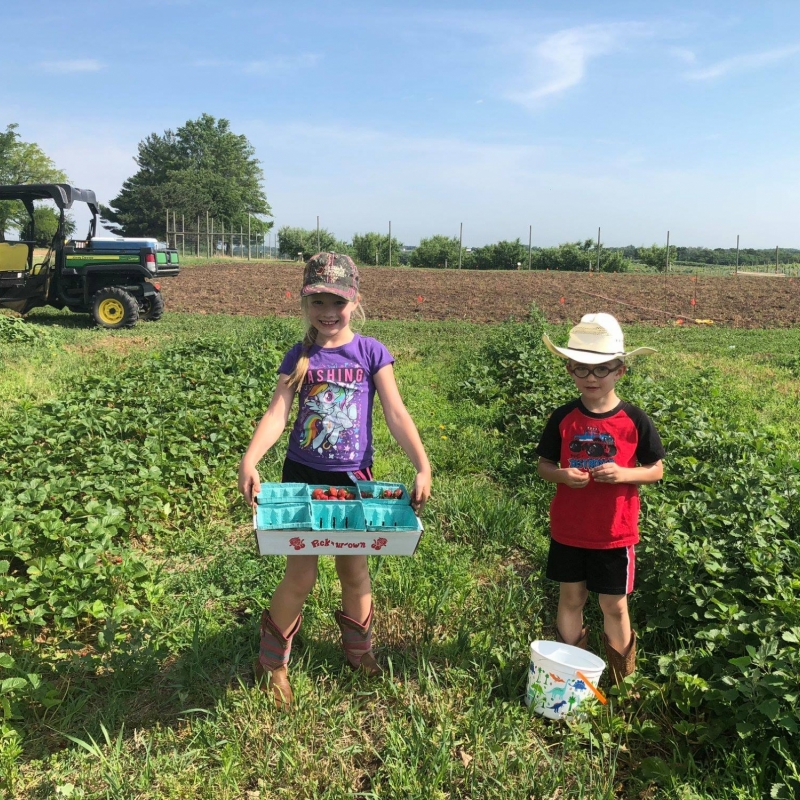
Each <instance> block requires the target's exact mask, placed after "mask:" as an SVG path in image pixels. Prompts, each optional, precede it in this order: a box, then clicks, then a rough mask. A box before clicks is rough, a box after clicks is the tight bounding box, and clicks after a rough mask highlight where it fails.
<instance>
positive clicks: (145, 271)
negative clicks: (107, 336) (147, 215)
mask: <svg viewBox="0 0 800 800" xmlns="http://www.w3.org/2000/svg"><path fill="white" fill-rule="evenodd" d="M35 200H51V201H53V202H54V203H55V205H56V207H57V209H58V228H57V230H56V233H55V236H53V238H52V240H51V241H50V243H49V247H48V248H47V252H46V253H45V254H44V255H41V254H39V255H37V254H36V250H35V244H36V230H35V215H34V205H33V204H34V201H35ZM0 201H18V202H19V203H21V204H22V206H24V208H25V210H26V211H27V214H28V217H29V222H28V223H27V225H24V226H23V228H22V230H21V231H20V236H19V241H14V242H9V241H0V308H10V309H13V310H14V311H17V312H19V313H20V314H25V313H27V312H28V311H30V310H31V309H32V308H36V307H38V306H53V307H55V308H68V309H70V311H76V312H82V313H89V314H91V315H92V317H93V318H94V321H95V322H96V323H97V324H98V325H100V326H102V327H103V328H131V327H133V326H134V325H135V324H136V323H137V322H138V321H139V320H140V319H144V320H153V321H154V320H157V319H160V317H161V315H162V314H163V313H164V298H163V297H162V296H161V284H160V283H158V280H157V279H158V278H161V277H165V276H172V275H177V274H178V270H179V266H178V252H177V251H176V250H171V249H169V248H168V247H167V246H166V245H163V244H161V243H159V242H158V241H157V240H156V239H151V238H143V239H127V238H113V237H110V238H102V237H98V236H96V235H95V234H96V232H97V199H96V198H95V194H94V192H92V191H90V190H88V189H77V188H75V187H74V186H69V185H67V184H66V183H31V184H21V185H18V186H0ZM76 202H82V203H86V205H87V206H88V207H89V211H90V212H91V214H92V219H91V222H90V224H89V232H88V234H87V235H86V238H85V239H67V238H66V237H65V234H64V228H65V226H64V220H65V214H66V211H67V210H68V209H70V208H72V206H73V204H74V203H76Z"/></svg>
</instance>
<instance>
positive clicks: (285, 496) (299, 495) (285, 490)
mask: <svg viewBox="0 0 800 800" xmlns="http://www.w3.org/2000/svg"><path fill="white" fill-rule="evenodd" d="M306 487H307V484H305V483H262V484H261V491H260V492H259V493H258V495H257V496H256V503H258V505H260V506H263V505H269V504H271V503H304V502H306V501H307V500H308V489H307V488H306Z"/></svg>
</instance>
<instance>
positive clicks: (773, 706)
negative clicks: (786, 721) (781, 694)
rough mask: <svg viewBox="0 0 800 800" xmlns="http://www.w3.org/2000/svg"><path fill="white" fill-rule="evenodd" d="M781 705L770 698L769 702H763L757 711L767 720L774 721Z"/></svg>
mask: <svg viewBox="0 0 800 800" xmlns="http://www.w3.org/2000/svg"><path fill="white" fill-rule="evenodd" d="M780 708H781V704H780V703H779V702H778V701H777V699H776V698H774V697H773V698H770V699H769V700H765V701H764V702H763V703H761V704H760V705H759V706H758V710H759V711H760V712H761V713H762V714H763V715H764V716H765V717H767V718H768V719H771V720H774V719H775V718H776V717H777V716H778V712H779V711H780Z"/></svg>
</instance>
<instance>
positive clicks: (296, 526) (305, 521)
mask: <svg viewBox="0 0 800 800" xmlns="http://www.w3.org/2000/svg"><path fill="white" fill-rule="evenodd" d="M256 528H257V530H260V531H310V530H312V528H313V525H312V519H311V503H308V502H305V501H303V502H300V503H297V502H295V503H289V502H286V503H276V504H275V505H269V506H262V505H259V506H257V508H256Z"/></svg>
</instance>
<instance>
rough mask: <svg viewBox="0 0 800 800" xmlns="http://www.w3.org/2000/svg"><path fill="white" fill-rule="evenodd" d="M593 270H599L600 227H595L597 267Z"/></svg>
mask: <svg viewBox="0 0 800 800" xmlns="http://www.w3.org/2000/svg"><path fill="white" fill-rule="evenodd" d="M595 272H600V228H598V229H597V269H596V270H595Z"/></svg>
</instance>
